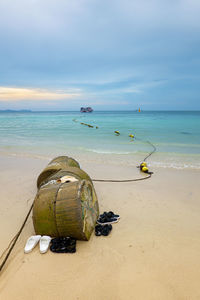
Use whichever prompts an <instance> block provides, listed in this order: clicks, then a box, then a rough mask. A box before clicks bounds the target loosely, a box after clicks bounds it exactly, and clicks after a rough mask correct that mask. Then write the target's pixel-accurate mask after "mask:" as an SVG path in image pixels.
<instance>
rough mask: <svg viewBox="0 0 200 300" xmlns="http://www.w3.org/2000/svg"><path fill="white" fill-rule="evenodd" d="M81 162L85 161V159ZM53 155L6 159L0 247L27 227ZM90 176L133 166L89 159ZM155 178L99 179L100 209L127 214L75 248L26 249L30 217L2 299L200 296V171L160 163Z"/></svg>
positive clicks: (116, 174)
mask: <svg viewBox="0 0 200 300" xmlns="http://www.w3.org/2000/svg"><path fill="white" fill-rule="evenodd" d="M80 163H81V162H80ZM46 164H47V161H45V160H39V159H30V158H16V157H7V156H2V157H0V165H1V170H0V180H1V189H0V199H1V219H0V224H1V226H0V235H1V243H0V253H2V252H3V250H4V249H5V248H6V246H7V244H8V243H9V241H10V240H11V238H12V237H13V236H14V235H15V233H16V232H17V231H18V229H19V227H20V226H21V224H22V222H23V220H24V217H25V215H26V213H27V212H28V210H29V207H30V205H31V203H32V201H33V199H34V196H35V193H36V178H37V175H38V174H39V172H40V171H41V170H42V168H43V167H45V166H46ZM81 165H82V168H83V169H84V170H85V171H87V172H88V173H89V175H91V177H93V178H94V177H102V178H104V177H105V174H106V177H107V178H132V177H133V178H134V177H138V175H139V176H140V174H139V172H138V170H137V169H136V168H135V167H134V166H133V167H123V166H109V165H108V164H105V165H94V164H90V165H87V164H86V162H84V164H81ZM153 171H154V172H155V174H154V175H153V177H152V178H151V179H149V180H145V181H141V182H134V183H121V184H116V183H112V184H111V183H95V188H96V191H97V195H98V198H99V204H100V210H101V212H103V211H104V210H106V211H108V210H114V212H116V213H119V214H120V216H121V220H120V222H119V223H118V224H114V225H113V230H112V232H111V234H110V235H109V236H108V237H96V236H95V235H94V234H93V235H92V237H91V239H90V241H89V242H81V241H78V242H77V252H76V253H75V254H54V253H51V252H50V251H49V252H48V253H47V254H44V255H41V254H40V253H39V249H38V248H36V249H34V250H33V252H32V253H30V254H24V253H23V248H24V245H25V242H26V239H27V238H28V237H29V236H30V235H32V234H34V229H33V226H32V219H31V218H29V220H28V222H27V225H26V227H25V229H24V230H23V233H22V235H21V237H20V239H19V240H18V242H17V244H16V247H15V249H14V251H13V253H12V254H11V256H10V258H9V260H8V262H7V264H6V265H5V267H4V269H3V271H2V273H1V275H0V299H2V300H7V299H9V300H10V299H12V300H13V299H15V300H18V299H19V300H25V299H26V300H27V299H29V300H30V299H37V300H40V299H41V300H43V299H46V300H49V299H50V300H51V299H52V300H53V299H54V300H55V299H56V300H60V299H69V300H74V299H80V300H100V299H101V300H102V299H103V300H119V299H123V300H124V299H125V300H126V299H127V300H129V299H137V300H140V299H141V300H146V299H152V300H157V299H159V300H160V299H162V300H163V299H164V300H165V299H170V300H171V299H177V300H179V299H180V300H184V299H185V300H186V299H187V300H193V299H200V289H199V279H200V238H199V237H200V217H199V215H200V197H199V194H200V188H199V179H200V171H197V170H173V169H161V168H160V169H159V168H158V169H154V170H153Z"/></svg>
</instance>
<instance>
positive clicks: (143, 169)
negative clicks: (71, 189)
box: [73, 110, 156, 182]
mask: <svg viewBox="0 0 200 300" xmlns="http://www.w3.org/2000/svg"><path fill="white" fill-rule="evenodd" d="M139 111H140V110H139ZM73 121H74V122H77V123H80V124H81V125H85V126H88V127H89V128H96V129H97V128H99V126H94V125H90V124H86V123H83V122H79V121H78V120H76V119H73ZM114 133H115V135H116V136H119V135H120V131H118V130H115V131H114ZM129 137H130V138H131V141H133V140H134V139H137V140H140V141H142V140H141V139H139V138H136V137H135V135H134V134H132V133H131V134H129ZM143 142H144V141H143ZM145 142H146V143H148V144H149V145H150V146H151V147H152V148H153V150H152V151H151V152H150V153H149V154H148V155H147V156H146V157H145V158H144V159H143V162H141V163H140V165H139V166H137V168H139V169H140V171H141V172H143V173H145V174H147V176H145V177H140V178H134V179H124V180H123V179H122V180H117V179H95V178H94V179H92V181H96V182H133V181H141V180H145V179H148V178H151V175H152V174H153V172H150V171H149V168H148V166H147V163H146V160H147V158H149V157H150V156H151V155H152V154H153V153H154V152H156V147H155V146H154V145H153V144H152V143H151V142H149V141H145Z"/></svg>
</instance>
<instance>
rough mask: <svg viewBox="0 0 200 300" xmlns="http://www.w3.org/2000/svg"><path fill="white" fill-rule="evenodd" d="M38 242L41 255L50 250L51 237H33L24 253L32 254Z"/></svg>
mask: <svg viewBox="0 0 200 300" xmlns="http://www.w3.org/2000/svg"><path fill="white" fill-rule="evenodd" d="M38 242H40V253H42V254H43V253H46V252H47V251H48V249H49V245H50V242H51V237H50V236H47V235H43V236H41V235H32V236H31V237H30V238H28V240H27V242H26V246H25V248H24V253H30V252H31V251H32V250H33V249H34V248H35V246H36V245H37V243H38Z"/></svg>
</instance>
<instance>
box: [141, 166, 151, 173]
mask: <svg viewBox="0 0 200 300" xmlns="http://www.w3.org/2000/svg"><path fill="white" fill-rule="evenodd" d="M141 171H142V172H144V173H148V171H149V169H148V168H147V167H142V170H141Z"/></svg>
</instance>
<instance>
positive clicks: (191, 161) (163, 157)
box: [0, 149, 200, 170]
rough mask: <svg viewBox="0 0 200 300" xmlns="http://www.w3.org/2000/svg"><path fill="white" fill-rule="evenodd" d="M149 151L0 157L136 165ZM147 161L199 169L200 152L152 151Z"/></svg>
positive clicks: (158, 165)
mask: <svg viewBox="0 0 200 300" xmlns="http://www.w3.org/2000/svg"><path fill="white" fill-rule="evenodd" d="M148 153H150V151H149V152H144V153H136V154H126V153H121V154H119V153H113V152H110V153H109V152H108V153H106V152H99V153H98V152H94V151H80V150H68V149H67V150H66V151H55V152H53V153H48V152H46V151H44V152H40V153H34V152H21V151H20V152H11V151H2V150H1V151H0V157H1V156H3V157H16V158H18V157H19V158H20V157H21V158H23V157H24V158H30V159H38V160H42V161H47V162H48V161H49V160H51V159H53V158H54V157H56V156H60V155H67V156H70V157H73V158H75V159H76V160H78V161H83V163H93V164H103V165H104V164H105V165H107V164H109V165H113V166H119V167H120V166H123V167H129V166H132V167H134V166H138V165H139V164H140V163H141V162H142V161H143V160H144V157H146V156H147V155H148ZM147 163H148V165H149V167H150V168H164V169H180V170H182V169H188V170H200V154H193V155H188V154H179V153H158V152H155V153H153V154H152V155H151V156H150V157H149V158H148V159H147Z"/></svg>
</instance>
